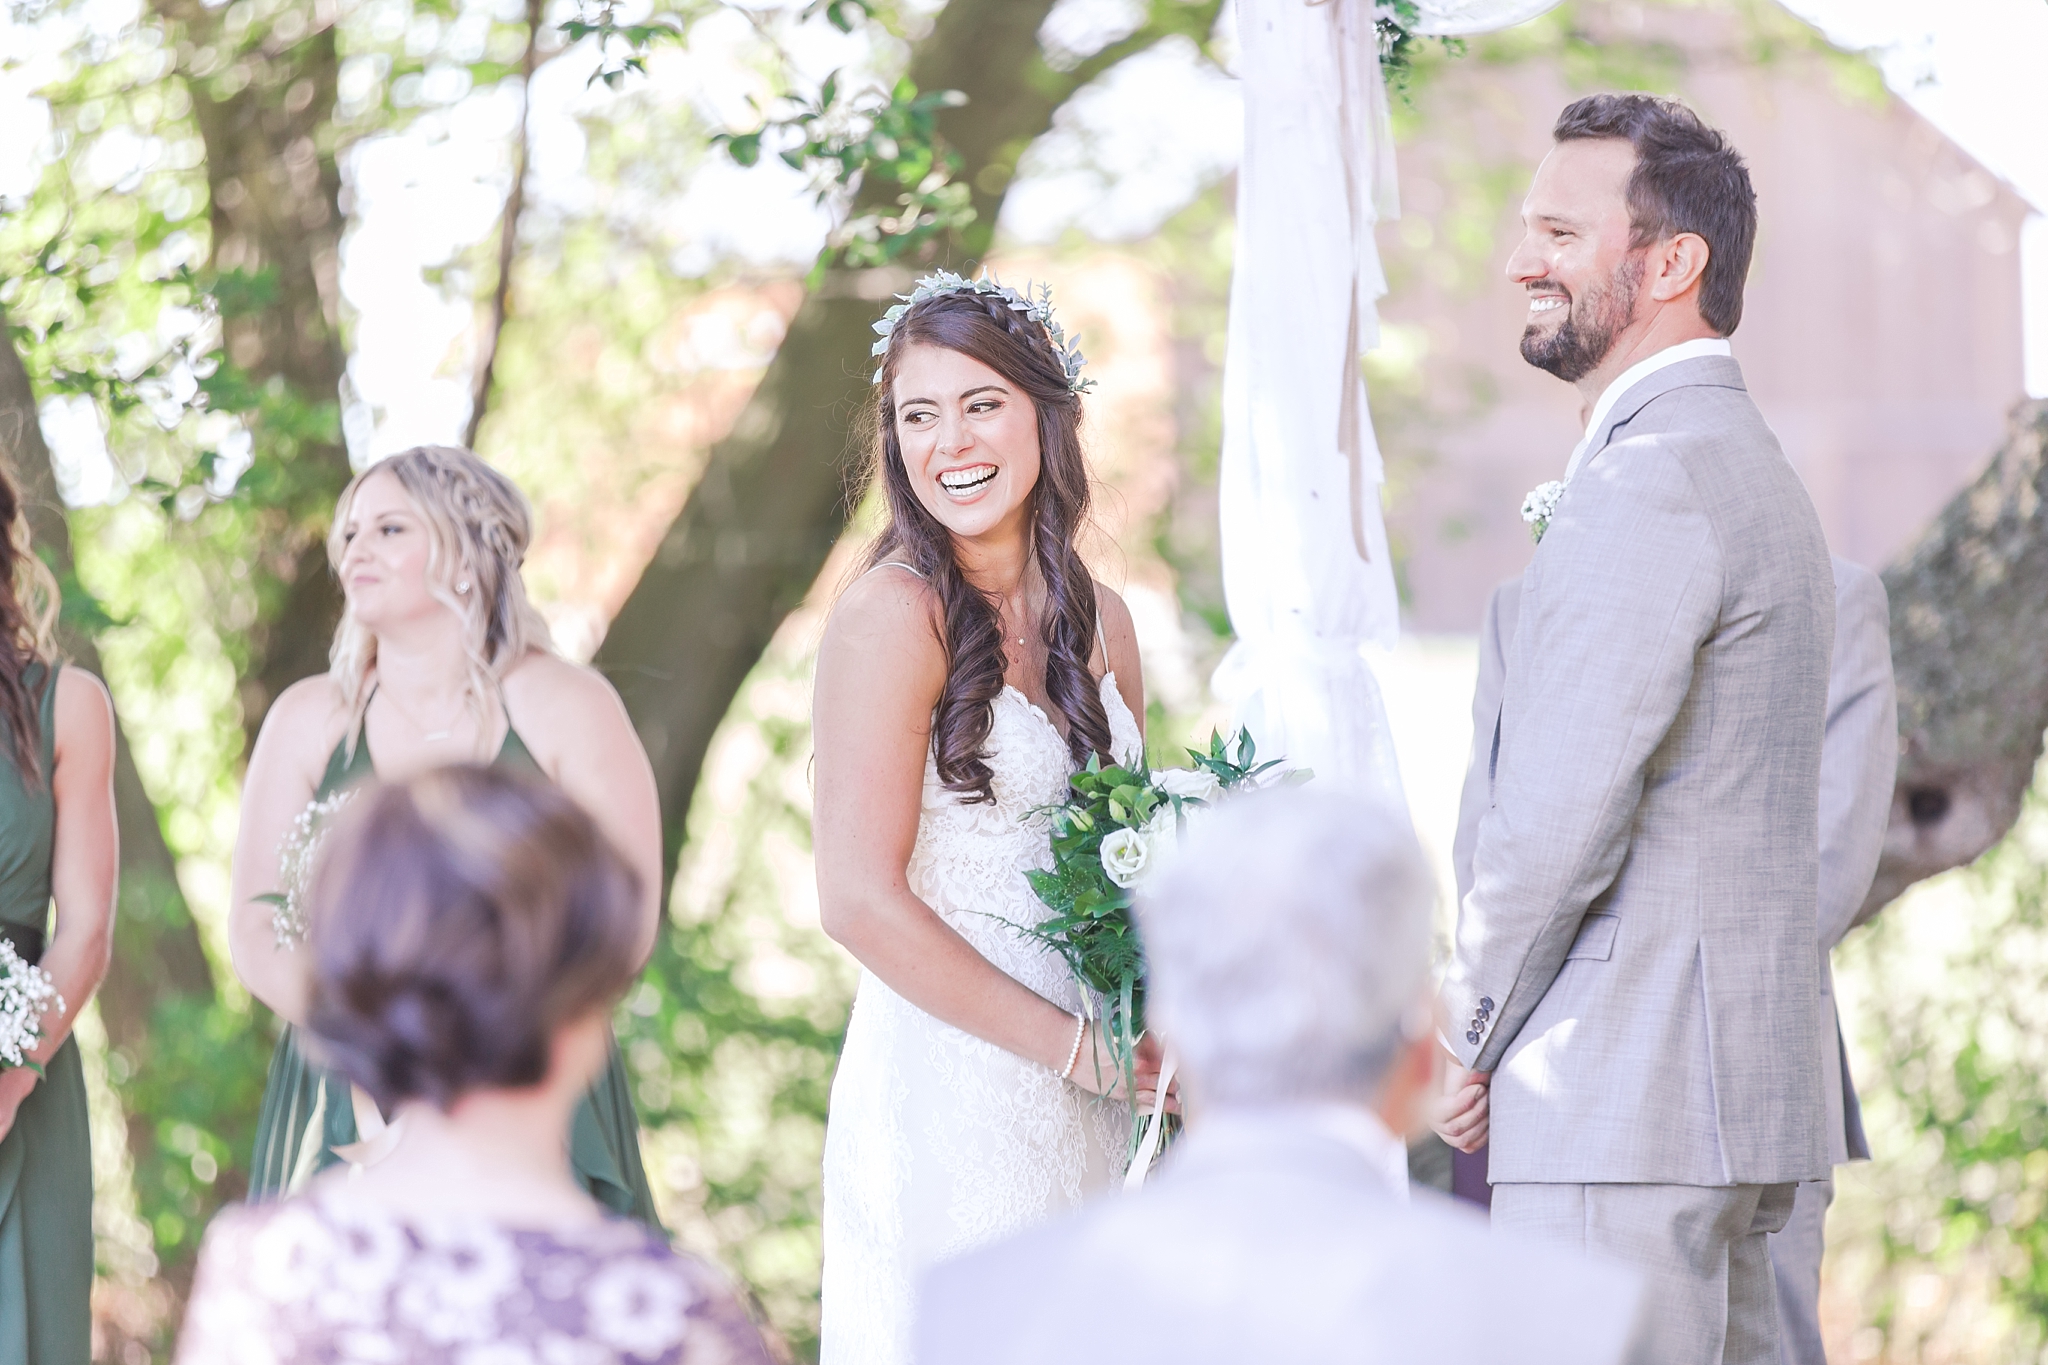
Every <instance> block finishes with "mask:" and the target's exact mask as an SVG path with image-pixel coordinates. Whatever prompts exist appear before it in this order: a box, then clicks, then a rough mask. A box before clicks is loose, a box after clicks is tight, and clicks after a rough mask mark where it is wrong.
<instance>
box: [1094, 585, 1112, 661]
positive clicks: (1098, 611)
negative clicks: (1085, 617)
mask: <svg viewBox="0 0 2048 1365" xmlns="http://www.w3.org/2000/svg"><path fill="white" fill-rule="evenodd" d="M1095 643H1096V644H1098V645H1101V646H1102V671H1103V672H1104V673H1108V672H1109V671H1110V668H1109V637H1108V636H1107V635H1104V634H1103V633H1102V604H1101V603H1100V602H1097V603H1096V604H1095Z"/></svg>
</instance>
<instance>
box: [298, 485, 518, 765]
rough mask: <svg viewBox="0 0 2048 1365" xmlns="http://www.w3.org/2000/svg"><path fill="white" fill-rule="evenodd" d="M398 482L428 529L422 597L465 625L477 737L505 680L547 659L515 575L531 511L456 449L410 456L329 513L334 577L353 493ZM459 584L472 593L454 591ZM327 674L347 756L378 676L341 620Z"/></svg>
mask: <svg viewBox="0 0 2048 1365" xmlns="http://www.w3.org/2000/svg"><path fill="white" fill-rule="evenodd" d="M377 473H389V474H391V475H393V476H394V477H396V478H397V480H398V482H399V485H400V486H401V487H403V488H404V489H405V492H406V496H407V497H409V498H411V499H412V502H413V506H414V508H415V509H416V510H417V511H418V512H419V514H420V518H421V520H422V521H424V522H425V523H426V528H427V545H428V550H427V592H428V594H429V595H430V596H432V597H433V598H434V600H435V601H437V602H440V603H441V604H442V605H444V606H446V607H447V608H448V609H449V610H450V611H452V612H454V613H455V615H456V618H457V619H458V620H460V621H461V623H462V644H463V652H464V653H465V654H466V655H467V656H468V660H469V682H468V688H467V704H468V706H469V709H470V713H471V714H472V715H473V716H475V717H476V720H477V728H478V729H479V730H480V731H482V730H488V729H489V728H490V727H489V725H488V724H487V722H488V720H489V718H490V715H491V706H492V704H493V703H496V704H497V706H498V707H499V708H500V709H502V708H503V706H504V693H503V686H502V684H503V680H504V677H505V675H506V674H507V673H509V672H511V671H512V668H513V666H514V665H516V664H517V663H518V662H519V661H520V660H521V659H523V658H525V657H526V656H527V654H529V653H531V652H532V651H534V650H542V651H546V652H548V653H552V652H554V640H553V637H552V636H551V635H550V634H549V632H548V625H547V622H546V621H545V620H543V619H542V618H541V614H540V612H539V611H537V610H536V609H535V608H534V605H533V603H532V602H530V601H528V600H527V597H526V582H525V580H524V579H523V578H521V577H520V575H519V566H520V565H521V564H522V563H524V562H525V560H526V547H527V545H528V544H529V543H530V542H531V541H532V539H533V510H532V508H530V507H529V506H528V505H527V502H526V495H525V494H523V493H521V492H520V491H519V486H518V485H517V484H515V483H513V482H512V480H510V479H508V478H506V477H505V476H504V475H503V474H500V473H499V472H498V471H497V470H495V469H493V468H491V467H490V466H489V465H487V464H485V463H484V462H483V460H481V459H480V458H478V457H477V456H476V455H474V454H472V453H471V452H469V451H467V450H464V449H462V448H461V447H459V446H414V447H413V448H412V449H411V450H408V451H404V452H402V453H401V454H397V455H393V456H390V457H388V458H386V459H383V460H380V461H378V462H377V463H376V464H373V465H371V466H370V467H369V468H368V469H365V470H364V471H363V472H362V473H360V474H358V475H356V477H355V478H354V479H353V480H351V481H350V483H349V486H348V487H347V488H345V489H343V490H342V494H341V499H340V501H338V502H337V503H336V504H335V506H334V525H333V526H332V527H331V528H330V529H329V530H328V533H327V559H328V562H329V563H330V564H331V565H333V566H334V568H335V570H336V571H337V572H338V571H339V570H340V568H341V560H342V556H343V554H345V553H346V552H347V549H348V542H347V539H346V527H347V524H348V514H349V508H350V506H351V505H352V504H353V503H354V502H355V496H356V490H357V489H358V488H360V487H362V483H363V480H364V479H367V478H369V477H370V476H371V475H372V474H377ZM458 579H461V580H464V581H467V582H468V584H469V591H467V592H460V593H458V592H457V591H455V587H456V582H457V580H458ZM328 658H329V666H330V668H331V669H332V672H333V675H334V679H335V682H336V683H337V685H338V686H339V687H340V688H341V698H342V704H343V706H344V707H346V708H347V710H348V713H349V727H348V744H349V747H350V752H351V753H353V752H354V746H355V740H356V736H357V735H358V734H360V733H361V731H362V721H363V713H364V712H365V711H367V710H368V709H369V706H370V691H371V689H370V688H369V686H368V683H369V679H370V675H371V673H373V672H374V671H375V670H376V667H377V637H376V636H375V635H374V634H372V633H371V632H370V630H369V629H368V628H367V627H365V626H364V625H363V624H362V623H361V622H359V621H357V620H356V619H355V613H354V612H353V610H349V611H344V612H343V613H342V616H341V624H340V625H339V626H337V627H336V628H335V631H334V645H333V648H332V649H331V650H330V651H329V654H328Z"/></svg>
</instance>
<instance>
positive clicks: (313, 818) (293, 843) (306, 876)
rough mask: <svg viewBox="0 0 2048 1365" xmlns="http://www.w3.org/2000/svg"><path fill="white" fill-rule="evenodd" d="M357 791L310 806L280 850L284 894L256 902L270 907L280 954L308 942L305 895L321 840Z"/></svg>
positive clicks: (268, 894)
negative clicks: (337, 814) (336, 815)
mask: <svg viewBox="0 0 2048 1365" xmlns="http://www.w3.org/2000/svg"><path fill="white" fill-rule="evenodd" d="M355 791H356V789H355V788H354V787H344V788H342V789H341V790H340V791H338V792H336V793H334V795H332V796H330V797H328V798H326V799H325V800H323V801H309V802H307V803H306V808H305V809H304V810H302V811H300V812H299V815H298V818H297V819H295V820H293V821H292V824H291V828H290V829H288V830H286V831H285V834H284V842H283V843H282V844H280V845H279V846H278V850H277V873H278V876H279V878H280V879H281V880H282V881H283V882H284V890H282V891H266V892H264V893H263V894H262V895H260V896H257V897H256V899H257V900H259V901H262V902H264V903H265V904H267V905H269V906H270V932H271V936H272V937H273V938H274V939H275V940H276V942H277V950H278V951H279V952H281V953H282V952H289V951H291V950H292V949H294V948H296V947H298V946H299V945H300V944H301V943H304V942H305V941H306V891H307V889H308V887H309V886H310V884H311V882H312V879H313V861H314V858H315V856H316V855H317V854H318V853H319V852H320V836H321V835H323V834H324V833H326V831H327V824H328V822H329V821H330V820H332V819H333V818H334V816H335V813H336V812H338V811H339V810H340V809H341V808H342V807H343V806H345V805H347V804H348V802H349V798H350V797H352V796H354V795H355Z"/></svg>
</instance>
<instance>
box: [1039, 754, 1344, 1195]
mask: <svg viewBox="0 0 2048 1365" xmlns="http://www.w3.org/2000/svg"><path fill="white" fill-rule="evenodd" d="M1187 755H1188V757H1189V758H1190V759H1192V760H1193V761H1194V766H1193V767H1191V768H1161V769H1157V770H1152V769H1147V768H1145V767H1143V766H1139V767H1124V766H1120V765H1112V766H1109V767H1104V766H1103V764H1102V761H1101V759H1100V758H1090V759H1089V760H1088V765H1087V766H1086V767H1084V768H1082V769H1081V771H1079V772H1077V773H1075V774H1074V776H1073V778H1072V779H1071V780H1070V782H1069V783H1068V787H1069V792H1068V797H1067V800H1066V802H1065V803H1064V804H1062V805H1058V806H1050V807H1047V808H1045V810H1044V811H1043V812H1042V813H1043V814H1045V815H1046V816H1047V817H1048V818H1049V819H1050V821H1051V824H1052V868H1051V869H1050V870H1049V871H1043V872H1041V871H1032V872H1028V873H1026V874H1025V875H1026V876H1027V877H1028V878H1029V879H1030V882H1031V889H1032V890H1033V891H1034V892H1036V893H1037V895H1038V899H1039V900H1040V901H1042V902H1044V904H1045V907H1046V909H1048V910H1049V911H1051V912H1052V913H1051V914H1049V915H1048V916H1047V917H1046V918H1044V919H1042V920H1040V921H1039V922H1038V923H1037V924H1035V925H1031V926H1028V927H1025V932H1027V933H1029V934H1030V935H1031V936H1032V937H1033V938H1036V939H1038V940H1039V941H1041V942H1043V943H1045V944H1046V945H1047V946H1049V947H1050V948H1052V949H1053V950H1054V951H1055V952H1057V953H1059V955H1060V956H1061V957H1062V958H1064V959H1065V960H1066V963H1067V968H1068V970H1069V971H1071V972H1072V973H1073V974H1074V980H1075V981H1076V982H1078V983H1079V984H1080V987H1081V999H1082V1002H1083V1008H1084V1009H1091V1008H1092V1002H1093V1001H1094V1000H1095V999H1096V998H1097V997H1100V998H1101V999H1102V1000H1103V1001H1104V1002H1105V1004H1104V1016H1105V1017H1104V1018H1103V1019H1101V1020H1100V1021H1098V1022H1099V1024H1100V1027H1101V1031H1102V1035H1103V1036H1104V1037H1105V1038H1107V1039H1108V1040H1109V1045H1110V1053H1111V1055H1112V1056H1113V1057H1114V1058H1115V1059H1116V1063H1117V1066H1118V1067H1119V1068H1120V1069H1121V1070H1122V1071H1123V1074H1124V1082H1125V1088H1126V1090H1127V1091H1128V1090H1130V1089H1133V1088H1134V1087H1133V1085H1132V1082H1133V1081H1134V1079H1135V1071H1136V1064H1137V1049H1138V1040H1139V1039H1140V1038H1142V1037H1143V1036H1144V1034H1145V955H1144V951H1143V948H1142V947H1141V946H1140V944H1139V942H1138V926H1137V924H1136V922H1135V921H1134V919H1133V918H1132V915H1131V904H1132V900H1133V897H1134V893H1135V892H1136V890H1137V888H1138V887H1139V886H1141V885H1142V884H1143V883H1144V882H1145V881H1146V880H1147V879H1148V878H1149V877H1150V876H1151V875H1152V874H1153V873H1154V872H1155V871H1157V870H1158V868H1159V867H1160V865H1161V864H1162V863H1164V862H1165V861H1166V860H1167V859H1168V858H1170V857H1171V856H1172V853H1173V850H1174V849H1175V848H1176V847H1177V846H1178V845H1179V842H1180V840H1181V838H1182V837H1183V836H1184V835H1185V834H1186V832H1187V827H1188V817H1189V816H1190V815H1191V814H1194V813H1196V812H1199V811H1200V810H1202V809H1203V808H1205V807H1207V806H1211V805H1213V804H1215V803H1216V802H1217V801H1220V800H1222V799H1223V798H1225V797H1226V796H1228V795H1229V794H1230V793H1231V792H1233V791H1237V790H1239V789H1241V788H1246V787H1261V786H1268V785H1273V784H1275V783H1295V782H1306V781H1307V780H1308V779H1309V778H1310V777H1311V776H1312V774H1311V773H1310V772H1309V771H1308V770H1307V769H1306V768H1302V769H1293V770H1281V769H1280V760H1277V759H1274V760H1269V761H1267V762H1264V763H1261V762H1259V761H1258V747H1257V745H1255V744H1254V743H1253V742H1252V737H1251V735H1250V734H1249V733H1248V732H1247V731H1244V730H1239V731H1238V732H1237V733H1236V734H1235V735H1234V736H1232V737H1231V738H1230V739H1229V740H1227V741H1226V740H1225V739H1224V738H1223V737H1222V735H1220V734H1218V733H1214V732H1212V733H1211V734H1210V736H1209V748H1208V751H1207V752H1206V753H1204V752H1202V751H1201V750H1199V749H1189V750H1188V751H1187ZM1276 770H1279V771H1276ZM1144 1127H1145V1124H1144V1120H1143V1119H1142V1117H1141V1116H1139V1115H1138V1114H1136V1113H1135V1112H1134V1113H1133V1115H1132V1127H1131V1152H1132V1154H1133V1155H1135V1154H1137V1153H1138V1151H1139V1149H1140V1147H1141V1145H1142V1144H1143V1141H1144Z"/></svg>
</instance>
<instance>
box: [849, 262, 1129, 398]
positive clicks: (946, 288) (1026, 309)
mask: <svg viewBox="0 0 2048 1365" xmlns="http://www.w3.org/2000/svg"><path fill="white" fill-rule="evenodd" d="M941 294H993V295H995V296H996V297H997V298H999V299H1002V300H1003V301H1004V302H1005V303H1007V304H1008V305H1009V307H1010V311H1012V312H1015V313H1022V314H1023V315H1024V316H1025V317H1027V318H1030V319H1031V320H1032V321H1033V322H1035V323H1037V324H1038V325H1039V326H1041V327H1043V328H1045V335H1046V339H1047V340H1048V341H1050V342H1051V343H1052V353H1053V355H1054V356H1056V357H1058V359H1059V362H1060V368H1061V369H1062V370H1064V371H1065V372H1066V376H1067V387H1068V388H1069V389H1071V390H1073V391H1074V392H1075V393H1086V392H1087V391H1088V390H1090V389H1092V388H1094V387H1095V381H1094V380H1092V379H1083V378H1082V377H1081V367H1082V366H1083V365H1085V364H1087V363H1088V357H1087V356H1085V355H1082V354H1081V338H1080V335H1079V334H1078V333H1077V334H1075V335H1074V336H1073V337H1071V338H1069V337H1068V336H1067V334H1066V331H1065V330H1064V329H1063V328H1061V326H1060V325H1059V323H1057V322H1055V321H1053V316H1052V286H1051V285H1049V284H1042V285H1039V286H1038V289H1037V292H1036V293H1035V294H1034V293H1033V291H1032V288H1031V285H1030V284H1028V283H1027V284H1026V285H1025V286H1024V292H1023V293H1021V294H1020V293H1018V292H1017V291H1016V290H1014V289H1012V288H1010V287H1009V286H1008V285H1006V284H1004V283H1002V282H1001V281H1000V280H998V279H996V277H995V276H993V275H982V276H980V277H979V278H977V279H972V280H970V279H968V278H967V277H966V276H964V275H956V274H954V273H953V272H952V271H950V270H941V271H938V272H937V273H935V274H931V275H926V276H925V277H924V278H923V279H921V280H919V281H918V282H917V287H916V288H915V289H913V290H911V291H910V292H909V293H908V294H898V295H897V296H896V297H897V298H899V299H901V300H903V302H901V303H899V304H897V305H896V306H895V307H893V308H891V309H890V310H889V311H888V312H886V313H884V314H882V316H881V319H880V320H879V321H878V322H876V323H875V331H876V332H878V333H880V334H881V340H880V341H877V342H876V343H875V344H874V346H873V347H872V348H871V349H870V350H869V351H868V354H869V355H876V356H880V355H887V354H888V352H889V337H890V335H891V334H892V333H893V332H895V330H896V324H897V323H899V322H901V321H902V320H903V315H904V314H905V313H908V312H909V311H910V310H911V309H912V308H915V307H916V306H917V305H918V304H920V303H923V302H924V301H925V300H926V299H930V298H937V297H938V296H939V295H941ZM875 382H876V383H877V384H879V383H881V382H882V372H881V371H880V370H876V371H875Z"/></svg>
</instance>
